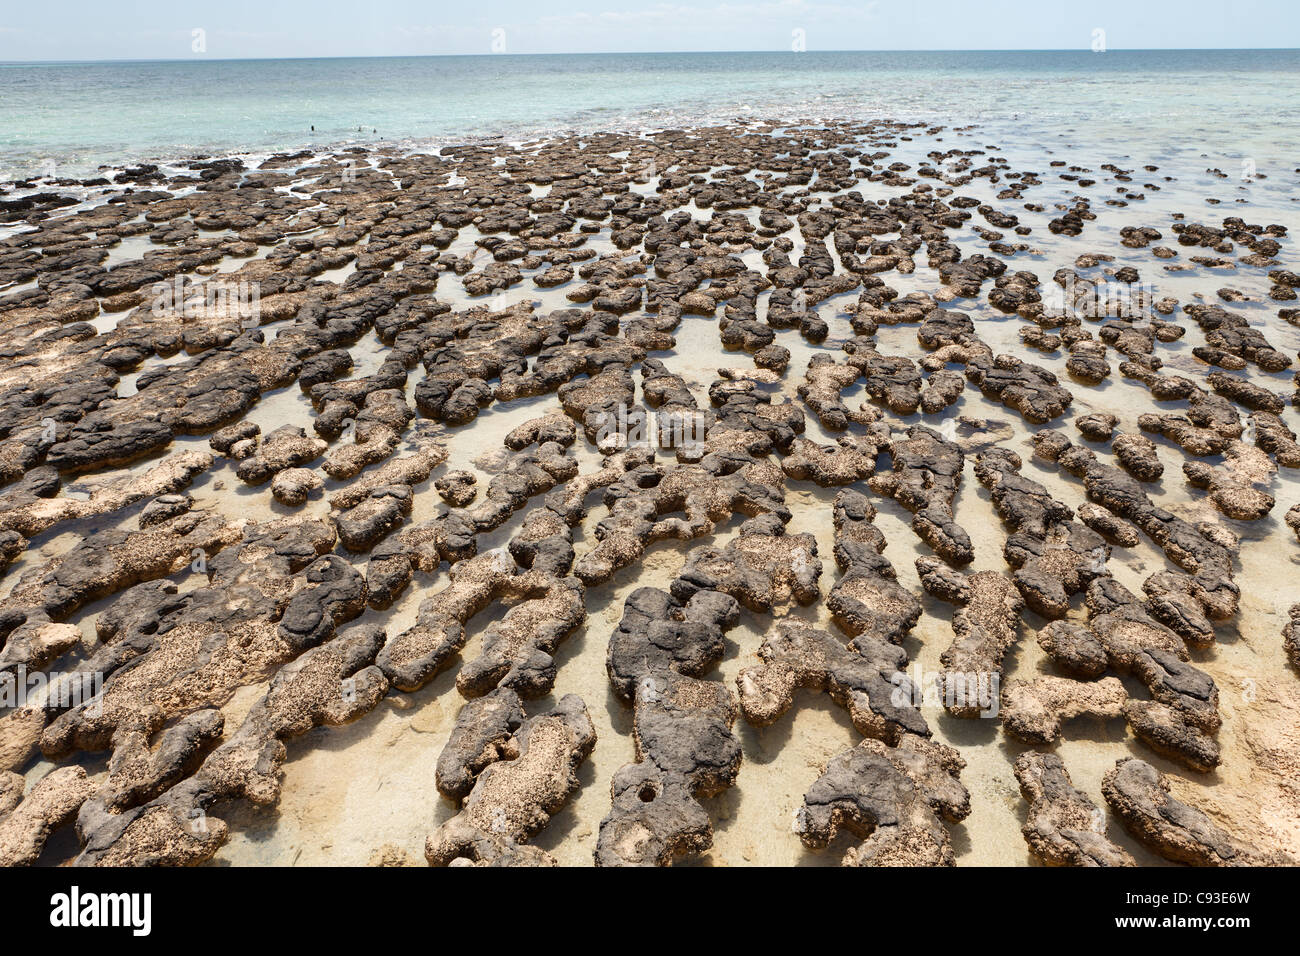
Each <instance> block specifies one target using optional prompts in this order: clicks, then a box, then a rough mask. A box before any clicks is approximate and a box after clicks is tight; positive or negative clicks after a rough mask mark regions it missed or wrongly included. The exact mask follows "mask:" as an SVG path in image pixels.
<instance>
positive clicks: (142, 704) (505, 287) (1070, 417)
mask: <svg viewBox="0 0 1300 956" xmlns="http://www.w3.org/2000/svg"><path fill="white" fill-rule="evenodd" d="M1203 165H1204V164H1203V162H1202V164H1201V166H1202V167H1203ZM1188 166H1190V167H1191V168H1185V167H1188ZM1130 167H1131V168H1130ZM1289 188H1290V187H1286V186H1284V184H1281V183H1277V184H1274V183H1272V182H1270V181H1266V180H1263V179H1260V180H1252V181H1249V182H1246V183H1241V182H1238V181H1236V180H1230V179H1223V178H1221V177H1220V176H1214V175H1207V174H1206V173H1205V172H1204V171H1203V169H1197V168H1195V164H1194V163H1188V164H1183V165H1181V166H1180V165H1179V164H1177V163H1175V164H1171V165H1164V164H1162V165H1159V166H1157V165H1153V164H1146V165H1138V163H1137V162H1136V161H1134V160H1132V159H1125V160H1124V161H1123V162H1122V163H1121V162H1120V161H1119V160H1116V161H1115V162H1114V163H1109V162H1106V163H1103V162H1093V161H1092V160H1091V159H1089V160H1088V161H1085V160H1083V159H1082V158H1079V159H1076V158H1074V156H1073V155H1071V154H1069V153H1066V152H1064V151H1063V150H1060V149H1057V150H1056V151H1053V150H1049V149H1047V148H1040V149H1038V150H1037V151H1036V152H1034V151H1026V150H1025V149H1023V148H1022V149H1018V150H1006V151H1003V150H1000V149H999V148H998V147H997V146H995V145H992V144H990V143H988V142H986V140H985V136H984V134H982V133H981V132H980V131H979V130H976V129H973V128H965V129H958V130H953V129H945V128H939V127H925V126H913V125H907V124H901V123H889V122H881V123H875V124H853V123H844V124H838V125H833V126H830V127H819V128H805V127H800V126H790V127H779V126H775V125H772V124H748V125H743V126H742V125H738V126H736V127H730V128H708V129H698V130H690V131H668V132H663V133H658V134H643V135H623V134H609V135H603V136H589V137H585V138H583V139H578V138H557V139H554V140H550V141H546V142H533V143H524V144H506V143H501V142H488V143H483V144H476V145H466V146H463V147H455V148H444V149H442V150H441V151H440V152H439V153H435V154H428V153H415V154H405V153H399V152H397V151H386V150H383V149H375V150H369V151H367V150H362V149H354V150H350V151H347V152H344V153H338V154H331V153H321V154H306V153H301V154H293V155H276V156H271V157H269V158H263V159H258V160H256V161H253V160H246V159H236V160H217V161H195V162H193V163H190V164H186V165H184V166H180V167H172V168H165V169H157V168H155V167H149V166H141V167H134V168H132V169H128V170H125V171H123V172H121V173H120V174H118V175H116V176H115V177H113V181H111V182H110V181H108V180H107V179H105V180H103V181H100V182H94V181H90V182H83V183H72V182H60V183H44V184H37V183H28V184H16V185H15V186H13V187H12V188H11V189H10V192H9V193H8V194H6V195H5V196H4V197H3V200H4V202H3V206H2V208H3V209H4V213H5V217H6V220H7V222H8V223H9V225H8V226H7V227H5V233H4V235H3V238H2V239H0V283H3V284H2V285H0V337H2V340H3V349H4V361H3V363H2V364H0V402H3V405H4V411H5V414H4V415H3V416H0V422H2V424H0V429H2V430H0V481H2V482H3V485H0V563H3V566H4V571H3V579H2V580H0V593H3V594H4V595H5V596H4V598H3V600H0V634H3V635H4V639H3V645H2V648H0V668H3V669H4V672H5V673H8V674H11V675H13V683H12V684H11V686H12V687H13V688H14V689H15V690H16V691H17V690H18V689H20V687H21V690H22V692H23V693H21V694H17V695H16V696H15V699H14V700H12V701H7V702H6V703H7V704H8V705H9V706H7V707H6V708H5V709H4V710H0V862H4V863H6V864H8V865H19V864H31V863H37V864H46V865H54V864H63V863H67V862H72V861H75V862H78V863H82V864H135V865H148V864H160V863H187V864H196V863H204V862H213V863H220V864H227V865H262V864H272V865H285V864H312V865H320V864H363V863H381V864H401V863H415V862H419V863H424V862H425V861H426V860H427V861H428V862H430V863H434V864H448V863H465V862H471V861H472V862H480V863H497V864H505V865H516V864H519V865H523V864H538V863H559V864H562V865H590V864H592V863H593V862H597V863H599V864H602V865H622V864H654V863H658V864H666V863H668V862H675V863H677V864H678V865H681V864H686V863H697V864H698V863H705V864H725V865H744V864H762V865H838V864H841V863H845V864H855V865H891V864H902V865H937V864H952V863H956V864H958V865H961V864H1004V865H1035V864H1039V863H1049V864H1058V865H1126V864H1132V863H1138V864H1144V865H1151V864H1158V863H1165V862H1182V863H1193V864H1210V865H1219V864H1224V865H1227V864H1238V863H1254V862H1264V863H1290V862H1294V860H1295V858H1296V857H1297V855H1300V793H1297V783H1296V780H1297V757H1296V752H1297V727H1298V726H1300V723H1298V721H1300V693H1297V686H1298V685H1297V674H1296V669H1295V668H1296V666H1297V664H1298V663H1300V634H1298V633H1296V631H1300V624H1298V625H1292V623H1291V622H1292V617H1291V615H1290V614H1289V613H1288V612H1289V608H1290V606H1291V605H1292V604H1293V603H1295V602H1297V601H1300V588H1297V586H1296V584H1295V582H1296V580H1297V574H1296V567H1297V544H1296V534H1300V505H1297V502H1300V484H1298V483H1297V481H1296V468H1297V467H1300V446H1298V445H1297V444H1296V436H1295V432H1294V427H1295V426H1296V425H1297V424H1300V423H1298V422H1297V418H1296V411H1295V407H1294V402H1295V396H1294V391H1295V389H1296V384H1295V382H1294V381H1293V370H1292V364H1293V363H1292V359H1293V357H1294V356H1296V354H1297V348H1298V347H1300V328H1297V324H1296V323H1297V317H1296V313H1295V312H1294V311H1292V310H1291V309H1290V308H1289V304H1290V303H1291V301H1292V300H1294V298H1295V293H1294V292H1293V291H1292V290H1293V289H1295V288H1300V276H1297V275H1295V274H1294V273H1292V272H1290V271H1289V270H1288V266H1289V265H1290V258H1289V256H1288V251H1289V244H1290V240H1289V237H1288V235H1287V229H1286V228H1285V226H1284V225H1280V224H1278V223H1279V222H1280V223H1285V222H1287V221H1288V219H1287V217H1288V215H1289V214H1290V212H1291V209H1289V208H1288V206H1287V203H1288V202H1289V198H1287V197H1288V195H1289V192H1288V190H1289ZM61 197H71V198H61ZM620 409H622V411H623V413H624V415H623V417H624V419H626V417H627V413H633V414H636V413H638V412H639V413H644V414H647V415H651V416H653V415H656V414H657V415H660V416H663V415H667V414H670V413H671V414H676V415H678V416H684V417H685V419H687V420H689V421H691V422H693V423H696V424H697V425H698V435H697V436H695V437H696V438H697V439H698V440H692V441H690V442H686V443H682V444H680V445H679V447H655V446H649V445H646V444H644V443H641V442H639V441H638V440H637V439H638V437H639V436H636V435H633V436H631V440H630V441H629V440H628V438H629V436H628V435H627V434H626V433H623V434H620V432H619V430H618V429H617V428H611V423H617V422H618V421H619V415H620ZM1288 509H1290V510H1288ZM1297 616H1300V611H1298V612H1297ZM36 674H42V675H46V677H47V678H48V679H42V680H40V681H37V682H35V683H33V681H32V680H31V678H32V675H36ZM69 675H71V676H69ZM77 675H84V676H85V677H86V680H85V681H83V682H82V683H84V684H85V685H86V686H90V687H92V688H93V690H94V691H95V693H94V696H93V697H90V699H86V700H80V699H73V700H69V699H67V695H66V694H64V696H63V697H60V690H61V689H62V690H65V691H66V689H67V687H68V683H69V681H71V680H74V679H75V678H77ZM967 678H969V680H967ZM20 681H21V682H23V683H21V685H20V683H19V682H20ZM29 685H30V687H29ZM78 686H80V684H79V685H78ZM971 687H974V688H978V689H980V690H979V692H977V693H974V695H973V697H972V696H966V697H963V694H964V693H965V691H964V690H963V688H971Z"/></svg>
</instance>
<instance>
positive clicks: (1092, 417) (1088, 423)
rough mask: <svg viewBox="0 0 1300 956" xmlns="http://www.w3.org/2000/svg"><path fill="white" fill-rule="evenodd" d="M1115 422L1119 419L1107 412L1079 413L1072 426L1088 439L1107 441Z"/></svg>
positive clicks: (1112, 432)
mask: <svg viewBox="0 0 1300 956" xmlns="http://www.w3.org/2000/svg"><path fill="white" fill-rule="evenodd" d="M1117 424H1119V419H1118V418H1116V417H1115V416H1114V415H1111V414H1110V413H1108V412H1095V413H1093V414H1089V415H1080V416H1079V417H1078V418H1076V419H1075V420H1074V426H1075V427H1076V428H1077V429H1079V431H1080V432H1081V433H1082V434H1083V437H1084V438H1086V439H1088V440H1089V441H1109V440H1110V436H1111V435H1112V434H1114V432H1115V426H1116V425H1117Z"/></svg>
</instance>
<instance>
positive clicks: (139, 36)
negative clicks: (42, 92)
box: [0, 0, 1300, 61]
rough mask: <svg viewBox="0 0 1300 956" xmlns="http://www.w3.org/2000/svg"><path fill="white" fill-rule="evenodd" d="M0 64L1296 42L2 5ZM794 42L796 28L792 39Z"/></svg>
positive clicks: (638, 6)
mask: <svg viewBox="0 0 1300 956" xmlns="http://www.w3.org/2000/svg"><path fill="white" fill-rule="evenodd" d="M4 8H5V9H4V12H3V13H0V61H10V60H117V59H186V58H190V57H196V56H204V57H209V58H214V59H228V58H235V59H239V58H248V57H315V56H426V55H433V54H492V53H609V52H654V51H683V52H685V51H717V50H773V51H778V50H779V51H786V50H790V49H791V48H792V46H793V45H795V44H796V43H798V42H800V41H802V43H803V44H804V46H805V48H806V49H808V50H819V49H820V50H1017V49H1021V50H1026V49H1027V50H1035V49H1036V50H1043V49H1049V50H1071V49H1078V50H1086V49H1089V48H1090V47H1091V46H1092V44H1093V42H1094V37H1095V36H1096V33H1095V31H1097V30H1104V31H1105V42H1106V45H1107V48H1108V49H1167V48H1175V49H1195V48H1229V47H1247V48H1250V47H1300V2H1297V0H1090V2H1082V0H832V2H820V0H677V2H650V0H625V2H619V0H477V2H473V3H464V2H460V0H457V2H451V0H310V2H296V0H218V2H216V3H211V2H207V3H194V2H185V0H47V2H44V3H20V2H17V0H4ZM800 31H801V32H800Z"/></svg>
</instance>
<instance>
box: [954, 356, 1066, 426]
mask: <svg viewBox="0 0 1300 956" xmlns="http://www.w3.org/2000/svg"><path fill="white" fill-rule="evenodd" d="M966 377H967V378H968V379H970V381H972V382H973V383H975V385H976V386H978V387H979V389H980V391H982V392H983V393H984V394H985V395H986V396H987V397H989V398H993V399H997V400H998V401H1000V402H1002V404H1003V405H1006V406H1007V407H1008V408H1014V409H1015V410H1016V411H1018V412H1019V413H1020V414H1021V415H1023V416H1024V418H1025V421H1027V422H1030V423H1031V424H1034V425H1045V424H1047V423H1048V422H1050V421H1051V420H1052V419H1054V418H1057V417H1059V416H1061V415H1063V414H1065V410H1066V409H1067V408H1069V407H1070V403H1071V402H1073V401H1074V396H1073V395H1071V394H1070V392H1069V390H1068V389H1066V388H1064V387H1062V386H1061V385H1060V384H1059V383H1058V382H1057V379H1056V376H1055V375H1054V374H1052V373H1051V372H1049V371H1048V370H1047V369H1045V368H1041V367H1039V366H1037V365H1031V364H1029V363H1028V362H1024V361H1022V360H1021V359H1018V358H1016V357H1015V356H1014V355H999V356H998V357H997V358H996V359H993V358H988V357H985V356H976V357H973V358H972V359H971V361H970V363H969V364H968V365H967V367H966Z"/></svg>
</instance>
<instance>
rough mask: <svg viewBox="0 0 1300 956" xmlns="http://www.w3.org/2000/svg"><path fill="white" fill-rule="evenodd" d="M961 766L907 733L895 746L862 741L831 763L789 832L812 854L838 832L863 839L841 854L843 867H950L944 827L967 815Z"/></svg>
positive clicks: (949, 752) (939, 747)
mask: <svg viewBox="0 0 1300 956" xmlns="http://www.w3.org/2000/svg"><path fill="white" fill-rule="evenodd" d="M964 766H965V761H963V760H962V759H961V757H960V756H958V754H957V751H955V750H953V749H952V748H951V747H947V746H944V745H943V744H939V743H934V742H933V741H929V740H926V739H924V738H922V737H916V736H913V735H911V734H907V735H904V737H903V738H902V740H901V741H900V742H899V744H898V746H897V747H887V746H885V745H884V744H882V743H881V742H880V741H877V740H870V739H868V740H864V741H862V742H861V743H860V744H858V745H857V746H856V747H854V748H853V749H851V750H847V751H845V752H844V753H842V754H839V755H838V756H836V757H833V758H832V759H831V761H830V763H829V764H828V765H827V767H826V771H825V773H823V774H822V776H821V777H820V778H819V779H818V780H817V782H816V783H814V784H813V785H812V787H811V788H810V789H809V791H808V792H807V793H806V794H805V795H804V803H803V807H802V808H801V809H800V810H799V813H798V815H797V816H796V819H795V829H796V830H797V831H798V833H799V838H800V839H801V840H802V841H803V842H804V844H805V845H807V846H809V847H813V848H820V847H825V846H827V845H828V844H829V843H830V842H831V841H832V840H834V839H835V836H836V834H837V833H838V832H839V831H840V830H841V829H847V830H849V831H851V832H852V833H854V834H855V835H857V836H860V837H862V838H864V839H863V842H862V843H861V844H860V845H858V846H856V847H853V848H852V849H850V850H849V851H848V852H847V853H846V854H845V855H844V865H845V866H952V865H953V849H952V838H951V836H950V834H949V833H948V828H947V826H945V821H947V822H950V823H956V822H958V821H960V820H962V819H964V818H965V817H966V816H967V814H969V813H970V795H969V794H968V793H967V792H966V788H965V787H963V786H962V785H961V782H960V781H959V780H958V774H959V773H960V772H961V769H962V768H963V767H964Z"/></svg>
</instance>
